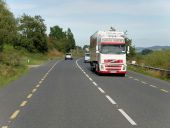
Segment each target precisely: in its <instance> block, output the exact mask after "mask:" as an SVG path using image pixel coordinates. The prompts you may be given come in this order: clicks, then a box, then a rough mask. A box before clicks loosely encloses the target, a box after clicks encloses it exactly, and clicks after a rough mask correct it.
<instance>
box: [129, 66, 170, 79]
mask: <svg viewBox="0 0 170 128" xmlns="http://www.w3.org/2000/svg"><path fill="white" fill-rule="evenodd" d="M129 65H131V66H135V67H138V68H143V69H147V70H153V71H158V72H160V73H161V75H166V76H168V77H170V69H169V70H167V69H161V68H155V67H150V66H144V65H138V64H132V63H129Z"/></svg>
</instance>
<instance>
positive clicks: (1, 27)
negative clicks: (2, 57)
mask: <svg viewBox="0 0 170 128" xmlns="http://www.w3.org/2000/svg"><path fill="white" fill-rule="evenodd" d="M16 35H17V26H16V20H15V18H14V16H13V14H12V12H10V11H9V9H8V8H7V5H6V3H5V2H4V1H3V0H0V52H2V51H3V45H4V44H5V43H8V44H13V42H14V41H15V40H16V37H17V36H16Z"/></svg>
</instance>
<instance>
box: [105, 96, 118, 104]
mask: <svg viewBox="0 0 170 128" xmlns="http://www.w3.org/2000/svg"><path fill="white" fill-rule="evenodd" d="M106 98H107V99H108V100H109V101H110V102H111V103H112V104H116V102H115V101H114V100H113V99H112V98H111V97H110V96H108V95H106Z"/></svg>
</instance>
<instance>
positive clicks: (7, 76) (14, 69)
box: [0, 45, 63, 87]
mask: <svg viewBox="0 0 170 128" xmlns="http://www.w3.org/2000/svg"><path fill="white" fill-rule="evenodd" d="M62 56H63V53H60V52H58V51H57V50H50V51H49V52H48V53H46V54H41V53H29V52H27V51H26V50H25V49H22V48H20V49H14V48H13V47H12V46H10V45H5V46H4V51H3V54H2V58H1V60H0V87H3V86H5V85H7V84H8V83H10V82H12V81H13V80H16V79H18V78H19V77H20V76H22V75H23V74H25V73H27V72H28V70H29V67H30V65H41V64H44V63H47V62H48V61H49V60H52V59H59V58H62Z"/></svg>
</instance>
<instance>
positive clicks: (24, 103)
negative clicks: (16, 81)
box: [20, 101, 28, 107]
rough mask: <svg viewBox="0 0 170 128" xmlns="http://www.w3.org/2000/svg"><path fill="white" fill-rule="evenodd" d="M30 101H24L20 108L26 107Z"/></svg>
mask: <svg viewBox="0 0 170 128" xmlns="http://www.w3.org/2000/svg"><path fill="white" fill-rule="evenodd" d="M27 102H28V101H23V102H22V103H21V105H20V107H24V106H25V105H26V104H27Z"/></svg>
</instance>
